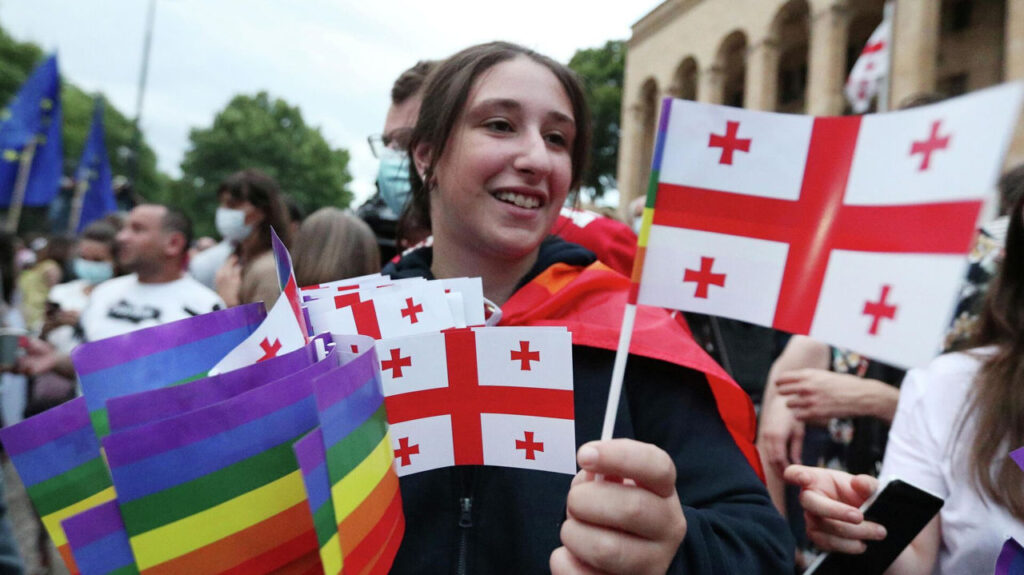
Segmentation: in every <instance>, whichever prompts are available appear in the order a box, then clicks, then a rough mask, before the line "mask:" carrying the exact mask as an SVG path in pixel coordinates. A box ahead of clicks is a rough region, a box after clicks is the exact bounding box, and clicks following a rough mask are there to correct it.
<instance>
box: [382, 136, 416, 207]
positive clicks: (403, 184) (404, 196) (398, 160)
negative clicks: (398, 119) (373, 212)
mask: <svg viewBox="0 0 1024 575" xmlns="http://www.w3.org/2000/svg"><path fill="white" fill-rule="evenodd" d="M377 189H379V190H380V197H381V199H382V200H384V203H385V204H387V205H388V207H389V208H391V211H392V212H395V215H401V214H402V210H404V209H405V203H406V202H407V201H409V193H410V191H411V190H412V186H411V185H410V184H409V156H408V155H407V154H406V153H405V152H402V151H400V150H393V149H391V148H384V151H383V152H382V153H381V156H380V167H379V168H378V169H377Z"/></svg>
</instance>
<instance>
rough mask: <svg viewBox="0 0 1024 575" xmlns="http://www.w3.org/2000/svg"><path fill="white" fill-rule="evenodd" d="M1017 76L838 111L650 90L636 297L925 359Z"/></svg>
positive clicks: (1004, 140)
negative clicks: (756, 106) (654, 115)
mask: <svg viewBox="0 0 1024 575" xmlns="http://www.w3.org/2000/svg"><path fill="white" fill-rule="evenodd" d="M1022 87H1024V86H1022V85H1021V84H1011V85H1004V86H999V87H996V88H991V89H988V90H984V91H981V92H977V93H975V94H972V95H970V96H966V97H962V98H956V99H953V100H949V101H946V102H943V103H941V104H937V105H933V106H926V107H921V108H915V109H911V110H906V111H902V112H896V113H889V114H879V115H867V116H848V117H837V118H813V117H808V116H792V115H784V114H772V113H766V112H753V111H747V110H742V109H737V108H727V107H724V106H711V105H705V104H697V103H694V102H687V101H681V100H665V103H664V106H663V108H662V116H661V125H660V132H659V139H658V143H657V146H656V153H655V161H654V170H653V173H652V176H651V182H652V185H651V187H650V190H649V194H648V201H647V209H646V211H645V221H644V226H643V229H642V230H641V234H640V241H639V244H640V257H641V258H644V260H645V263H642V264H641V265H639V266H637V270H636V271H635V272H634V274H635V275H634V281H636V280H639V286H638V292H637V294H636V297H637V301H638V303H643V304H649V305H657V306H663V307H670V308H675V309H681V310H687V311H695V312H700V313H706V314H711V315H720V316H725V317H730V318H735V319H740V320H743V321H748V322H753V323H757V324H760V325H765V326H771V327H774V328H777V329H780V330H784V331H788V332H791V333H800V334H809V335H810V336H812V337H814V338H816V339H819V340H822V341H825V342H829V343H832V344H836V345H840V346H843V347H849V348H851V349H854V350H857V351H859V352H861V353H864V354H866V355H868V356H870V357H874V358H876V359H879V360H882V361H886V362H890V363H894V364H897V365H904V366H912V365H920V364H923V363H926V362H927V361H928V360H929V359H930V358H931V357H933V356H934V355H935V353H937V351H938V350H939V347H940V340H941V337H942V333H943V330H944V328H945V326H946V325H947V323H948V318H949V314H950V313H952V309H953V305H954V301H955V298H956V293H957V287H958V285H959V283H960V281H961V279H962V277H963V273H964V269H965V255H966V254H967V252H968V250H969V248H970V245H971V242H972V239H973V236H974V233H975V225H976V223H977V220H978V214H979V212H980V210H981V207H982V202H983V199H984V198H985V196H986V195H987V194H988V193H989V192H990V190H991V189H992V187H993V185H994V183H995V182H996V180H997V179H998V177H999V173H1000V168H1001V166H1002V158H1003V154H1004V153H1005V151H1006V149H1007V146H1008V144H1009V139H1010V137H1011V134H1012V131H1013V128H1014V126H1015V125H1016V122H1015V119H1016V116H1017V112H1018V110H1019V109H1020V106H1021V95H1022Z"/></svg>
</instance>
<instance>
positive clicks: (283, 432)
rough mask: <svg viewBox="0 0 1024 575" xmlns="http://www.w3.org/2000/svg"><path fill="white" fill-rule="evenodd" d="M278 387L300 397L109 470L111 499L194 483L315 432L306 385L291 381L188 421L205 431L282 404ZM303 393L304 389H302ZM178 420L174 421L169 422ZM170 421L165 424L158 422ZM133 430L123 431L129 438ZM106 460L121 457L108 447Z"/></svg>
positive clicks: (313, 409)
mask: <svg viewBox="0 0 1024 575" xmlns="http://www.w3.org/2000/svg"><path fill="white" fill-rule="evenodd" d="M280 385H284V386H287V387H291V388H293V389H300V390H303V397H301V398H299V399H298V400H297V401H295V402H294V403H289V404H284V403H282V404H280V405H277V406H276V407H277V409H275V410H274V411H272V412H271V413H268V414H266V415H264V416H263V417H260V418H259V419H255V420H252V421H247V422H245V423H243V424H242V425H238V426H236V427H233V428H231V429H229V430H225V431H222V432H219V433H216V434H212V435H210V436H209V437H206V438H203V439H202V440H201V441H195V442H192V443H188V444H187V445H183V446H181V447H178V448H177V449H170V450H167V451H163V452H160V453H158V454H155V455H153V456H152V457H147V458H145V459H142V460H139V461H136V462H134V463H129V464H127V465H121V466H113V465H112V466H111V471H110V473H111V476H112V477H113V480H114V487H115V488H116V489H117V497H118V499H120V500H121V501H122V502H124V503H128V502H130V501H135V500H136V499H139V498H142V497H145V496H147V495H152V494H153V493H157V492H159V491H163V490H164V489H168V488H170V487H174V486H176V485H181V484H183V483H188V482H189V481H192V480H194V479H199V478H200V477H202V476H204V475H207V474H210V473H214V472H216V471H219V470H221V469H224V468H225V467H228V466H230V465H233V464H235V463H238V462H240V461H244V460H246V459H249V458H250V457H254V456H256V455H259V454H261V453H264V452H266V451H268V450H270V449H273V448H275V447H277V446H279V445H281V444H282V443H287V444H288V445H291V443H292V441H293V440H294V439H295V438H296V437H299V436H301V435H302V434H304V433H307V432H309V430H310V429H312V428H314V427H316V424H317V413H316V404H315V402H314V401H313V398H312V397H311V396H312V390H311V389H309V384H308V383H304V382H297V381H277V382H274V383H272V384H269V385H265V386H263V387H261V388H259V389H255V390H253V391H252V392H251V394H250V393H247V394H243V395H240V396H238V397H236V398H234V399H231V400H228V401H225V402H223V403H220V404H217V405H215V406H213V407H210V408H207V409H204V410H201V411H200V412H193V413H195V414H199V413H202V417H199V416H198V415H197V416H195V417H188V416H191V415H192V414H191V413H190V414H186V415H183V416H181V418H186V417H188V420H189V423H190V424H191V425H192V426H193V427H198V428H206V429H209V428H210V427H211V423H212V422H214V421H218V420H224V419H229V418H231V417H232V416H233V415H234V414H236V413H245V412H247V411H249V410H251V409H253V407H254V406H259V405H263V404H267V403H271V404H273V403H274V402H275V401H282V402H283V401H287V400H290V399H292V398H290V397H287V396H286V395H285V394H282V393H280V390H278V389H275V388H276V387H279V386H280ZM304 388H305V389H304ZM175 419H179V418H175ZM164 421H171V420H164ZM139 429H145V427H137V428H135V429H133V430H128V431H125V432H124V433H126V434H131V433H133V432H134V431H135V430H139ZM104 445H105V446H108V447H107V456H108V457H109V458H113V457H115V456H120V455H121V454H120V453H119V452H117V451H116V449H118V448H114V449H112V448H110V447H109V444H108V443H104Z"/></svg>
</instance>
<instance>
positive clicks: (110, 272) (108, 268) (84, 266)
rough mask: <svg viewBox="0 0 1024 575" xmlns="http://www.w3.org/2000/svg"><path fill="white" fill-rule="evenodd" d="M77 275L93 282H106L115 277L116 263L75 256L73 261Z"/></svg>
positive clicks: (72, 264)
mask: <svg viewBox="0 0 1024 575" xmlns="http://www.w3.org/2000/svg"><path fill="white" fill-rule="evenodd" d="M71 266H72V268H73V269H74V272H75V275H76V276H78V277H79V279H83V280H85V281H87V282H89V283H91V284H98V283H100V282H105V281H107V280H108V279H110V278H112V277H114V264H112V263H110V262H94V261H89V260H83V259H82V258H75V259H74V260H73V261H72V263H71Z"/></svg>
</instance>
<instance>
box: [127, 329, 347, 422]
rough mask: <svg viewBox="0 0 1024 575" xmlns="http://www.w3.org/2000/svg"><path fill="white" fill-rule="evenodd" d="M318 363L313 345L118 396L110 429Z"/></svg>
mask: <svg viewBox="0 0 1024 575" xmlns="http://www.w3.org/2000/svg"><path fill="white" fill-rule="evenodd" d="M316 339H317V340H319V341H320V344H319V345H321V346H323V345H326V343H327V342H330V341H331V337H330V335H329V334H324V335H321V336H319V337H317V338H316ZM317 360H318V352H317V344H316V343H311V344H307V345H306V346H304V347H302V348H301V349H297V350H295V351H293V352H291V353H287V354H284V355H282V356H280V357H275V358H271V359H268V360H267V361H261V362H260V363H255V364H252V365H250V366H247V367H243V368H240V369H236V370H232V371H228V372H225V373H221V374H218V375H214V376H210V377H204V378H202V379H197V380H195V381H191V382H189V383H185V384H182V385H176V386H174V387H162V388H160V389H154V390H151V391H143V392H141V393H133V394H131V395H125V396H122V397H115V398H113V399H110V400H108V401H107V415H108V416H109V419H110V430H111V432H112V433H117V432H118V431H122V430H125V429H129V428H132V427H137V426H139V425H143V424H146V423H150V422H153V421H157V420H160V419H165V418H168V417H172V416H175V415H180V414H182V413H187V412H189V411H194V410H196V409H200V408H203V407H206V406H208V405H213V404H215V403H217V402H220V401H224V400H227V399H231V398H232V397H235V396H236V395H240V394H242V393H245V392H247V391H250V390H252V389H255V388H257V387H259V386H261V385H264V384H266V383H269V382H271V381H275V380H278V379H281V378H282V377H287V376H289V375H291V374H293V373H295V372H297V371H299V370H302V369H305V368H307V367H309V366H311V365H313V364H314V363H316V362H317Z"/></svg>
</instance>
